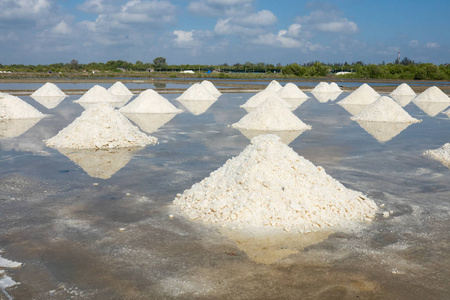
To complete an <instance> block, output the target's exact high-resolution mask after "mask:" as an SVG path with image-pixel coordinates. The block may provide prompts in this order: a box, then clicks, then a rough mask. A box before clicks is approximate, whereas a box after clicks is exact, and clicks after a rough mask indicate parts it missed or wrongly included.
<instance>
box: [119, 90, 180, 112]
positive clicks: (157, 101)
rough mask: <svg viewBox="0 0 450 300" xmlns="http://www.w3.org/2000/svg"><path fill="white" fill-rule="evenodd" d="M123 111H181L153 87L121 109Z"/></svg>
mask: <svg viewBox="0 0 450 300" xmlns="http://www.w3.org/2000/svg"><path fill="white" fill-rule="evenodd" d="M119 111H120V112H122V113H180V112H182V110H180V109H178V108H176V107H175V106H174V105H173V104H172V103H170V102H169V100H167V99H166V98H164V97H163V96H161V95H160V94H158V93H157V92H156V91H154V90H152V89H148V90H145V91H143V92H142V93H140V94H139V96H138V97H137V98H136V99H134V100H133V101H131V102H130V103H129V104H127V105H125V106H124V107H122V108H120V109H119Z"/></svg>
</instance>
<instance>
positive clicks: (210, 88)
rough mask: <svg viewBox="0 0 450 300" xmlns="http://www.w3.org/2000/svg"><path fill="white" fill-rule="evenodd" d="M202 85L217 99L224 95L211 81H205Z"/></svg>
mask: <svg viewBox="0 0 450 300" xmlns="http://www.w3.org/2000/svg"><path fill="white" fill-rule="evenodd" d="M200 84H201V85H202V86H204V87H205V88H206V89H207V90H208V92H209V93H210V94H211V95H213V96H215V97H219V96H220V95H222V93H221V92H220V91H219V90H218V89H217V88H216V87H215V86H214V84H213V83H212V82H211V81H208V80H203V81H202V82H201V83H200Z"/></svg>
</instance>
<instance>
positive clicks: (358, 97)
mask: <svg viewBox="0 0 450 300" xmlns="http://www.w3.org/2000/svg"><path fill="white" fill-rule="evenodd" d="M378 98H380V94H378V93H377V92H376V91H375V90H374V89H373V88H371V87H370V86H369V85H368V84H367V83H364V84H362V85H361V86H360V87H358V88H357V89H356V90H355V91H353V93H351V94H350V95H348V96H347V97H345V98H344V99H342V100H341V101H339V102H338V104H366V105H368V104H371V103H373V102H375V101H376V100H377V99H378Z"/></svg>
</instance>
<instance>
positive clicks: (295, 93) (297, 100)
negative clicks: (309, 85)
mask: <svg viewBox="0 0 450 300" xmlns="http://www.w3.org/2000/svg"><path fill="white" fill-rule="evenodd" d="M277 95H278V96H280V98H281V99H283V100H285V101H286V102H287V103H289V105H290V106H291V107H292V108H291V109H292V110H293V109H296V108H297V107H299V106H300V105H302V104H303V102H305V101H306V100H307V99H308V98H309V97H308V95H306V94H305V93H303V91H302V90H301V89H299V88H298V86H296V85H295V84H293V83H292V82H288V83H286V84H285V85H284V87H282V88H281V89H280V90H279V91H278V92H277Z"/></svg>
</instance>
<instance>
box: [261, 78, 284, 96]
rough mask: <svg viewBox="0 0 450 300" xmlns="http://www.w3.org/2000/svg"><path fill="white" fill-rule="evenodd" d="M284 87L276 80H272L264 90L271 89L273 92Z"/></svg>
mask: <svg viewBox="0 0 450 300" xmlns="http://www.w3.org/2000/svg"><path fill="white" fill-rule="evenodd" d="M282 88H283V86H282V85H281V84H280V83H279V82H278V81H276V80H272V81H271V82H270V83H269V84H268V85H267V86H266V88H265V89H264V91H270V92H273V93H276V92H278V91H279V90H281V89H282Z"/></svg>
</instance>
